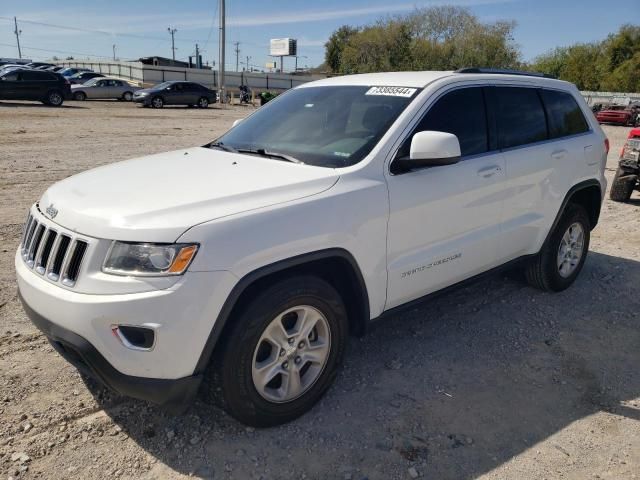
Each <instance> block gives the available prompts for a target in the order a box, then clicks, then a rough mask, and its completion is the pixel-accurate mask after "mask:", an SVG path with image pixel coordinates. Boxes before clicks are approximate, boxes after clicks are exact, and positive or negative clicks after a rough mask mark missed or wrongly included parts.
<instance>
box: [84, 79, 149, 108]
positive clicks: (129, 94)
mask: <svg viewBox="0 0 640 480" xmlns="http://www.w3.org/2000/svg"><path fill="white" fill-rule="evenodd" d="M136 90H140V87H134V86H133V85H130V84H129V83H127V82H126V81H124V80H120V79H118V78H92V79H91V80H89V81H88V82H86V83H83V84H82V85H71V95H72V98H73V99H74V100H87V99H91V100H94V99H103V98H115V99H117V100H125V101H127V102H130V101H131V100H132V99H133V92H135V91H136Z"/></svg>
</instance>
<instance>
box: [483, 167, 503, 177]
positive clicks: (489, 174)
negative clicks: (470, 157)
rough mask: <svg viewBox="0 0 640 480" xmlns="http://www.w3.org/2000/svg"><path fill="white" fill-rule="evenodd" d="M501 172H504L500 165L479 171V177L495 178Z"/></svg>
mask: <svg viewBox="0 0 640 480" xmlns="http://www.w3.org/2000/svg"><path fill="white" fill-rule="evenodd" d="M501 171H502V167H500V166H498V165H492V166H490V167H485V168H481V169H480V170H478V176H479V177H484V178H489V177H492V176H494V175H495V174H496V173H500V172H501Z"/></svg>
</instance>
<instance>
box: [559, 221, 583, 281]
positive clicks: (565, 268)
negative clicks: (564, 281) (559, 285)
mask: <svg viewBox="0 0 640 480" xmlns="http://www.w3.org/2000/svg"><path fill="white" fill-rule="evenodd" d="M583 250H584V228H583V226H582V224H580V223H578V222H576V223H572V224H571V225H570V226H569V228H568V229H567V231H566V232H565V233H564V235H563V236H562V239H561V240H560V246H559V247H558V257H557V266H558V273H559V274H560V276H561V277H563V278H567V277H569V276H571V274H572V273H573V272H575V270H576V268H578V265H579V264H580V260H581V259H582V255H583V254H584V252H583Z"/></svg>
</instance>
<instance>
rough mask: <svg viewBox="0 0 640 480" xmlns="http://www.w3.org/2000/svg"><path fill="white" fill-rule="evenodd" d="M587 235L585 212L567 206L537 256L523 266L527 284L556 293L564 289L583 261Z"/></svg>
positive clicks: (587, 218) (569, 283)
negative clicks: (525, 266)
mask: <svg viewBox="0 0 640 480" xmlns="http://www.w3.org/2000/svg"><path fill="white" fill-rule="evenodd" d="M590 234H591V223H590V221H589V216H588V215H587V212H586V211H585V209H584V208H583V207H582V206H580V205H577V204H569V205H568V206H567V208H566V210H565V212H564V214H563V215H562V218H561V219H560V221H559V222H558V224H557V225H556V227H555V229H554V230H553V232H552V233H551V236H550V237H549V239H548V241H547V242H546V243H545V244H544V246H543V247H542V250H540V253H538V255H536V257H535V258H534V260H533V261H532V262H531V263H530V264H529V265H528V266H527V268H526V270H525V274H526V277H527V281H528V282H529V283H530V284H531V285H532V286H534V287H536V288H539V289H541V290H547V291H553V292H560V291H562V290H564V289H566V288H568V287H569V286H570V285H571V284H572V283H573V282H574V281H575V279H576V278H577V277H578V274H579V273H580V271H581V270H582V267H583V265H584V262H585V260H586V258H587V252H588V251H589V240H590Z"/></svg>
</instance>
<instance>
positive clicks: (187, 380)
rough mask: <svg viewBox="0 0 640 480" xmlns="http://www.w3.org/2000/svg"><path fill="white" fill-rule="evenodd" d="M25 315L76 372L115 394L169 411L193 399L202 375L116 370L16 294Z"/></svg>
mask: <svg viewBox="0 0 640 480" xmlns="http://www.w3.org/2000/svg"><path fill="white" fill-rule="evenodd" d="M18 294H19V297H20V300H21V302H22V305H23V307H24V311H25V312H26V314H27V316H28V317H29V319H30V320H31V322H33V324H34V325H35V326H36V327H38V329H39V330H40V331H42V333H44V334H45V335H46V336H47V338H48V339H49V341H50V342H51V345H52V346H53V347H54V348H55V349H56V351H57V352H58V353H59V354H60V355H61V356H62V357H63V358H65V360H67V361H68V362H69V363H71V364H72V365H73V366H75V367H76V368H77V369H78V370H79V371H80V372H82V373H84V374H85V375H87V376H89V377H92V378H94V379H96V380H98V381H99V382H101V383H102V384H104V385H105V386H107V387H109V388H110V389H112V390H114V391H115V392H117V393H119V394H122V395H126V396H129V397H133V398H138V399H140V400H146V401H148V402H152V403H155V404H158V405H162V406H164V407H165V408H167V409H169V410H171V411H173V412H176V413H177V412H180V411H183V410H184V409H185V408H186V407H187V406H188V405H189V403H190V401H191V400H192V399H193V398H194V397H195V395H196V393H197V392H198V388H199V386H200V382H201V381H202V374H200V375H192V376H188V377H184V378H178V379H162V378H145V377H136V376H131V375H125V374H123V373H121V372H119V371H118V370H116V369H115V368H114V367H113V365H111V364H110V363H109V362H108V361H107V360H106V359H105V358H104V357H103V356H102V355H101V354H100V352H99V351H98V350H97V349H96V348H95V347H94V346H93V345H92V344H91V343H89V342H88V341H87V340H86V339H85V338H83V337H81V336H80V335H78V334H76V333H74V332H72V331H70V330H67V329H66V328H64V327H61V326H60V325H57V324H55V323H53V322H51V321H49V320H48V319H46V318H45V317H44V316H42V315H40V314H39V313H38V312H36V311H35V310H33V309H32V308H31V307H30V306H29V305H28V304H27V303H26V302H25V301H24V299H23V298H22V294H20V292H18Z"/></svg>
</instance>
